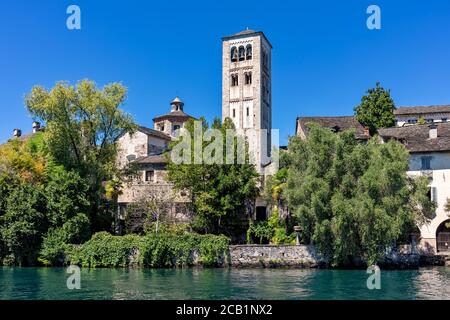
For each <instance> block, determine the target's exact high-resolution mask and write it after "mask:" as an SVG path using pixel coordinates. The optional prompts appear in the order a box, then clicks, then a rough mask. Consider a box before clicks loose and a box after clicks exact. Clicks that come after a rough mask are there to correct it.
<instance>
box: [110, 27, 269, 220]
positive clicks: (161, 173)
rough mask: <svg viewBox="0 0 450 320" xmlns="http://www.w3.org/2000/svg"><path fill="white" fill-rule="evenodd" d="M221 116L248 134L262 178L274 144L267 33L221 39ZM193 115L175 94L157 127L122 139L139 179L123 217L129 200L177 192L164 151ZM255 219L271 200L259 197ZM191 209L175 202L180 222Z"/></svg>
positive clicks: (125, 159) (123, 155)
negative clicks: (185, 108) (168, 176)
mask: <svg viewBox="0 0 450 320" xmlns="http://www.w3.org/2000/svg"><path fill="white" fill-rule="evenodd" d="M222 44H223V55H222V120H225V119H226V118H230V119H232V121H233V122H234V124H235V126H236V129H237V133H238V134H242V135H245V136H246V138H247V141H248V144H249V155H250V157H251V160H252V161H254V163H255V167H256V170H257V171H258V172H259V173H260V174H261V176H262V177H264V175H266V174H268V173H270V172H271V170H273V168H272V167H273V166H271V157H270V156H271V145H272V136H271V129H272V85H271V79H272V74H271V54H272V53H271V50H272V45H271V44H270V42H269V41H268V39H267V38H266V36H265V35H264V33H262V32H256V31H253V30H245V31H242V32H239V33H237V34H234V35H231V36H228V37H224V38H222ZM191 118H192V117H191V116H190V115H188V114H187V113H185V112H184V103H183V102H182V101H181V100H180V99H179V98H178V97H176V98H175V99H174V100H173V101H172V102H171V110H170V112H168V113H166V114H163V115H161V116H157V117H155V118H154V119H153V129H149V128H145V127H139V128H138V130H137V131H136V132H134V133H132V134H128V133H127V134H124V135H123V136H121V137H120V138H119V139H118V142H117V143H118V146H119V157H118V164H119V166H121V167H123V166H125V165H126V164H128V163H130V162H133V163H134V164H135V165H137V166H138V168H139V175H138V178H137V179H135V180H134V181H133V182H132V183H131V184H129V185H127V186H126V187H125V188H124V190H123V194H122V195H120V197H119V200H118V202H119V208H120V209H119V216H120V217H121V218H123V217H124V212H125V208H126V207H127V205H128V204H129V203H133V202H136V201H138V199H140V198H142V197H146V195H151V194H155V192H161V190H165V191H164V192H163V193H172V185H171V184H170V183H168V182H167V181H166V175H167V173H166V169H165V168H166V158H165V157H164V156H163V155H162V153H163V152H164V151H165V150H166V149H167V147H168V143H169V142H170V141H171V140H172V139H174V132H175V130H177V129H180V128H182V127H183V126H184V124H185V123H186V122H187V121H188V120H189V119H191ZM173 196H174V197H175V198H176V203H177V204H183V203H186V201H188V199H187V197H186V195H181V194H177V195H173ZM255 208H256V209H255V214H254V217H255V219H258V220H262V219H266V218H267V209H266V203H265V202H264V201H263V200H262V199H261V198H258V199H256V203H255ZM188 216H189V213H186V210H185V209H183V206H182V205H176V206H174V210H173V217H174V220H176V221H187V219H188Z"/></svg>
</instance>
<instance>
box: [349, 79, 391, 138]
mask: <svg viewBox="0 0 450 320" xmlns="http://www.w3.org/2000/svg"><path fill="white" fill-rule="evenodd" d="M354 110H355V116H356V119H357V120H358V121H359V122H360V123H361V124H362V125H363V126H365V127H367V128H369V132H370V134H371V135H373V134H375V133H376V132H377V129H378V128H384V127H392V126H394V125H395V116H394V110H395V105H394V100H392V98H391V93H390V90H386V89H384V88H383V87H381V86H380V83H379V82H377V83H376V87H375V88H372V89H369V90H368V91H367V95H365V96H363V97H362V99H361V103H360V105H358V106H357V107H355V108H354Z"/></svg>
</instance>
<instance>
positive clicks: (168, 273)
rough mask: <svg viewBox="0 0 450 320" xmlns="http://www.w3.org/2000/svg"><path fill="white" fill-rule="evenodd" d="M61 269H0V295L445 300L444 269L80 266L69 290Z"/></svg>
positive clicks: (448, 276) (449, 288) (448, 291)
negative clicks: (376, 278)
mask: <svg viewBox="0 0 450 320" xmlns="http://www.w3.org/2000/svg"><path fill="white" fill-rule="evenodd" d="M68 276H69V275H68V274H66V273H65V269H63V268H7V267H4V268H0V299H62V300H65V299H117V300H126V299H450V269H448V268H444V267H441V268H429V269H421V270H410V271H382V273H381V290H369V289H367V286H366V281H367V277H368V275H367V274H366V272H365V271H364V270H310V269H184V270H181V269H162V270H157V269H95V270H94V269H82V271H81V290H69V289H67V287H66V280H67V277H68Z"/></svg>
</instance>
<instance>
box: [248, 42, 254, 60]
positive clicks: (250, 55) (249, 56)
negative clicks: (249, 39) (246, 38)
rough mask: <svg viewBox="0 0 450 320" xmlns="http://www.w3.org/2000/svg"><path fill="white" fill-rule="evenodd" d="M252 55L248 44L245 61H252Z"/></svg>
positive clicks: (250, 46)
mask: <svg viewBox="0 0 450 320" xmlns="http://www.w3.org/2000/svg"><path fill="white" fill-rule="evenodd" d="M252 54H253V52H252V45H251V44H248V45H247V48H246V59H247V60H252Z"/></svg>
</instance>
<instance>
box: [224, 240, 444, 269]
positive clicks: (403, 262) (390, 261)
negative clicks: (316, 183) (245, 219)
mask: <svg viewBox="0 0 450 320" xmlns="http://www.w3.org/2000/svg"><path fill="white" fill-rule="evenodd" d="M228 264H229V265H230V266H231V267H238V268H255V267H256V268H277V267H291V268H320V267H328V266H329V263H328V261H327V260H326V259H324V258H323V257H322V256H321V255H320V254H318V253H317V251H316V249H315V247H314V246H312V245H234V246H230V247H229V259H228ZM379 265H380V267H381V268H383V269H417V268H419V267H423V266H444V265H447V266H449V265H450V256H445V255H422V254H420V253H419V252H417V251H415V250H410V248H409V249H408V250H407V249H405V248H401V249H400V248H399V250H396V251H391V252H389V253H387V254H386V256H385V257H384V258H383V259H382V260H381V261H380V262H379ZM347 267H350V268H352V267H353V268H363V267H366V263H365V262H364V261H363V260H358V261H356V260H355V261H354V263H352V264H351V265H349V266H347Z"/></svg>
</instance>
